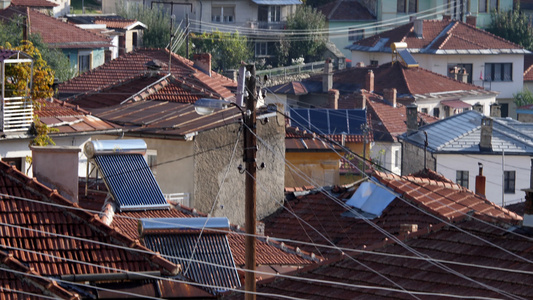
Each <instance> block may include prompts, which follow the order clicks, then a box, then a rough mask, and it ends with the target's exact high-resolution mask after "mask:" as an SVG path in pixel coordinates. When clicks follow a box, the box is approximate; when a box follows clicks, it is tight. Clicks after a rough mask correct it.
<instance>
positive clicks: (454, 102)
mask: <svg viewBox="0 0 533 300" xmlns="http://www.w3.org/2000/svg"><path fill="white" fill-rule="evenodd" d="M440 104H442V105H444V106H449V107H451V108H469V107H472V105H470V104H468V103H466V102H464V101H461V100H442V101H441V102H440Z"/></svg>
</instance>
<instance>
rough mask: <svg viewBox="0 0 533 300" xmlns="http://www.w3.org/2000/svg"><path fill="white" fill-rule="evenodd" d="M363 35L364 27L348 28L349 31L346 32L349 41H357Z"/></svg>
mask: <svg viewBox="0 0 533 300" xmlns="http://www.w3.org/2000/svg"><path fill="white" fill-rule="evenodd" d="M364 35H365V30H364V29H353V28H350V31H349V32H348V40H349V41H358V40H360V39H362V38H363V36H364Z"/></svg>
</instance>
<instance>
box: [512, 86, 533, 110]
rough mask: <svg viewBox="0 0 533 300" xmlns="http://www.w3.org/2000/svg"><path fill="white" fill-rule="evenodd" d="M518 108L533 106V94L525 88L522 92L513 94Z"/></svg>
mask: <svg viewBox="0 0 533 300" xmlns="http://www.w3.org/2000/svg"><path fill="white" fill-rule="evenodd" d="M513 98H514V103H515V104H516V107H520V106H524V105H528V104H533V92H531V91H530V90H528V89H527V88H525V89H524V90H522V91H521V92H518V93H516V94H513Z"/></svg>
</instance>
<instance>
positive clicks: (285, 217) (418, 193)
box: [263, 171, 522, 257]
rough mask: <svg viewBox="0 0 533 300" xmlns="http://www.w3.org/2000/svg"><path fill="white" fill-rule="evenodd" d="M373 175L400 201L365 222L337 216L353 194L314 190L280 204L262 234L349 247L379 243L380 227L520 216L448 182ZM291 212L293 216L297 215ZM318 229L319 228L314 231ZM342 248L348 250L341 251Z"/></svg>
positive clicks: (325, 252)
mask: <svg viewBox="0 0 533 300" xmlns="http://www.w3.org/2000/svg"><path fill="white" fill-rule="evenodd" d="M374 176H375V177H376V178H377V179H378V180H379V181H380V182H381V183H382V184H384V185H385V186H387V187H389V188H391V189H392V190H393V191H394V192H395V193H397V194H399V195H403V198H404V199H399V198H396V199H395V200H393V201H392V202H391V203H390V204H389V206H388V207H387V208H386V209H385V210H384V211H383V213H382V215H381V216H380V217H378V218H376V219H373V220H370V221H369V222H370V223H369V222H367V221H364V220H362V219H356V218H353V217H349V216H345V215H342V214H343V213H345V212H347V211H348V209H347V208H346V207H344V205H341V203H343V199H347V198H349V197H351V195H352V193H353V192H348V191H344V192H342V193H340V194H334V196H328V195H327V194H325V193H323V192H314V193H310V194H308V195H304V196H298V197H296V198H295V199H293V200H289V201H286V202H285V205H284V208H283V209H282V210H280V211H279V212H278V213H276V214H273V215H271V216H269V217H267V218H265V219H264V220H263V222H264V223H265V233H266V234H267V235H271V236H275V237H279V238H285V239H290V240H293V242H292V243H293V244H295V243H296V242H294V241H302V242H306V243H315V244H320V245H326V246H331V244H330V243H334V244H335V246H337V247H341V248H343V247H345V248H349V249H368V248H369V247H374V246H375V245H378V246H381V243H382V242H383V240H384V239H385V238H386V236H385V235H384V234H383V233H382V232H380V231H378V230H377V229H376V228H375V227H374V226H372V225H371V223H373V224H375V225H377V226H379V227H380V228H382V229H383V230H384V231H386V232H388V233H390V234H392V235H398V234H399V233H400V231H401V225H402V224H417V225H418V228H419V230H424V229H427V228H431V227H432V226H435V225H437V224H439V223H441V220H448V221H450V222H454V221H458V220H460V219H464V218H466V216H467V215H466V214H467V213H470V214H471V213H472V211H473V214H474V216H475V217H476V218H478V219H483V220H488V221H500V222H506V223H508V224H518V223H519V222H520V220H521V219H522V218H521V217H520V216H518V215H516V214H515V213H513V212H510V211H509V210H507V209H505V208H501V207H498V206H496V205H494V204H493V203H492V202H490V201H488V200H486V199H485V198H482V197H480V196H477V195H475V194H474V193H473V192H471V191H468V190H466V189H464V188H462V187H460V186H458V185H456V184H454V183H451V182H450V181H448V180H441V179H439V180H435V179H438V177H437V176H433V177H432V178H434V179H429V178H426V177H412V176H411V177H405V178H401V177H398V176H396V175H387V174H385V173H382V172H377V171H376V172H375V173H374ZM295 216H298V218H299V219H298V218H296V217H295ZM317 231H318V232H317ZM300 247H301V248H302V249H305V250H307V251H314V252H318V253H319V254H321V255H323V256H329V257H331V255H335V254H339V253H340V250H336V249H331V248H326V249H324V248H320V247H318V248H315V247H314V246H310V245H301V246H300ZM343 251H344V252H349V250H347V249H343Z"/></svg>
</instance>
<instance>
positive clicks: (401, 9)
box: [396, 0, 407, 13]
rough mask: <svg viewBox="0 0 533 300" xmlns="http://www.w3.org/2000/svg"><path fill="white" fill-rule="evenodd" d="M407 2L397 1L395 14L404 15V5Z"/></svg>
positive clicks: (403, 0) (404, 0)
mask: <svg viewBox="0 0 533 300" xmlns="http://www.w3.org/2000/svg"><path fill="white" fill-rule="evenodd" d="M406 1H407V0H398V2H396V12H399V13H405V12H406V9H405V8H406V6H407V3H406Z"/></svg>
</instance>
